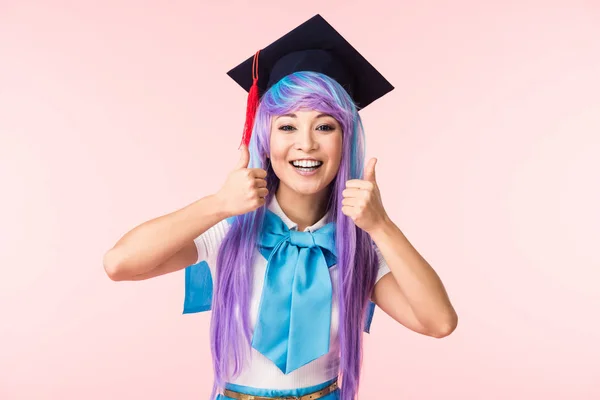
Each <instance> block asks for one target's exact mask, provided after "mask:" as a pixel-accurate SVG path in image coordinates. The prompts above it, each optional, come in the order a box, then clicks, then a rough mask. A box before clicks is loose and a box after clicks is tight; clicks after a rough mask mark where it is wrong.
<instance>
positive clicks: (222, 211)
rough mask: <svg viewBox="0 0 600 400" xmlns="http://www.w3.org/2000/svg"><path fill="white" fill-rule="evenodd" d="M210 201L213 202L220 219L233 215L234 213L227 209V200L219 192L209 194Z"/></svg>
mask: <svg viewBox="0 0 600 400" xmlns="http://www.w3.org/2000/svg"><path fill="white" fill-rule="evenodd" d="M208 197H209V199H210V201H211V202H212V204H213V207H212V209H213V210H215V214H216V215H217V216H218V217H219V219H221V220H223V219H225V218H229V217H232V216H233V214H232V213H231V212H229V211H228V210H227V202H226V201H225V199H223V198H222V196H220V195H219V193H218V192H217V193H215V194H212V195H209V196H208Z"/></svg>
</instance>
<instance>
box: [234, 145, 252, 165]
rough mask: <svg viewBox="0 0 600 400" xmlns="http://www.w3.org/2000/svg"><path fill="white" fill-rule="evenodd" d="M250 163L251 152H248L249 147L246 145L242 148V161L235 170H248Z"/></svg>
mask: <svg viewBox="0 0 600 400" xmlns="http://www.w3.org/2000/svg"><path fill="white" fill-rule="evenodd" d="M249 163H250V152H249V151H248V147H247V146H246V145H245V144H242V146H241V147H240V160H239V161H238V163H237V165H236V166H235V169H242V168H248V164H249Z"/></svg>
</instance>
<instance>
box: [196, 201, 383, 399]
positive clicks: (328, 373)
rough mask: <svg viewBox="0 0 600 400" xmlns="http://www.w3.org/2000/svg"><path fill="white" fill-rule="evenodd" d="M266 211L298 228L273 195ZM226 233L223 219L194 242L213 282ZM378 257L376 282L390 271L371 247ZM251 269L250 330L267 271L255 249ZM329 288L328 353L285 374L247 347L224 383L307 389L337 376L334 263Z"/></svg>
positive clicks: (322, 220)
mask: <svg viewBox="0 0 600 400" xmlns="http://www.w3.org/2000/svg"><path fill="white" fill-rule="evenodd" d="M268 209H269V210H271V211H272V212H273V213H275V214H276V215H277V216H279V217H280V218H281V220H282V221H283V222H284V223H285V224H286V225H287V227H288V229H290V230H297V229H298V225H297V224H296V223H294V222H293V221H292V220H290V219H289V218H288V216H287V215H285V214H284V212H283V210H282V209H281V207H280V205H279V203H278V202H277V198H276V196H273V197H272V200H271V201H270V204H269V205H268ZM327 216H328V215H327V214H326V215H325V216H324V217H323V218H321V219H320V220H319V221H318V222H317V223H315V224H314V225H312V226H309V227H307V228H306V229H305V230H304V232H313V231H315V230H317V229H319V228H321V227H323V226H324V225H325V224H326V222H325V221H326V220H327ZM228 230H229V223H228V222H227V220H226V219H224V220H222V221H221V222H219V223H217V224H216V225H214V226H213V227H211V228H209V229H208V230H207V231H206V232H204V233H203V234H202V235H200V236H198V237H197V238H196V239H195V240H194V242H195V243H196V248H197V250H198V260H197V261H196V263H199V262H201V261H206V262H207V263H208V265H209V268H210V273H211V276H212V279H213V282H215V276H216V273H215V271H214V268H215V267H216V265H217V253H218V250H219V246H220V245H221V241H222V240H223V239H224V238H225V234H226V233H227V231H228ZM375 249H376V251H377V253H378V256H379V260H380V262H379V271H378V274H377V281H379V279H381V278H382V277H383V276H384V275H385V274H387V273H388V272H390V269H389V267H388V265H387V264H386V262H385V260H384V259H383V257H382V256H381V253H380V252H379V250H378V249H377V247H375ZM254 260H255V261H254V268H253V281H252V282H253V284H252V288H251V295H250V309H249V311H250V315H249V317H250V321H249V322H250V327H251V329H252V330H254V327H255V324H256V320H257V316H258V307H259V304H260V298H261V294H262V289H263V282H264V276H265V272H266V270H267V260H266V259H265V258H264V257H263V256H262V254H261V253H260V252H259V251H258V249H255V257H254ZM329 274H330V276H331V285H332V307H331V329H330V342H329V343H330V344H329V352H328V353H327V354H325V355H323V356H321V357H319V358H318V359H316V360H313V361H311V362H310V363H308V364H306V365H304V366H302V367H300V368H298V369H296V370H294V371H292V372H291V373H289V374H287V375H286V374H284V373H283V372H281V370H279V368H277V366H276V365H275V364H273V362H272V361H271V360H269V359H268V358H266V357H265V356H264V355H262V354H261V353H259V352H258V351H256V350H255V349H254V348H251V353H250V356H251V357H250V360H249V364H248V365H246V367H245V369H244V370H243V371H242V373H241V374H240V375H239V376H238V377H237V378H235V379H232V380H229V381H228V382H230V383H234V384H238V385H244V386H252V387H256V388H267V389H296V388H303V387H307V386H313V385H318V384H320V383H323V382H325V381H328V380H330V379H333V378H335V377H337V376H338V372H339V364H340V343H339V337H338V327H339V315H338V312H339V309H338V302H337V284H338V277H337V275H338V268H337V264H336V265H333V266H331V267H330V268H329Z"/></svg>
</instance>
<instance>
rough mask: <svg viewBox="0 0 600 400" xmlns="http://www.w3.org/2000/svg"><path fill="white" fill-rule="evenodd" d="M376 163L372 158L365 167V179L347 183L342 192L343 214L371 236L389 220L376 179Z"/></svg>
mask: <svg viewBox="0 0 600 400" xmlns="http://www.w3.org/2000/svg"><path fill="white" fill-rule="evenodd" d="M376 163H377V159H376V158H371V159H370V160H369V162H368V163H367V165H366V166H365V172H364V179H351V180H349V181H346V189H344V191H343V192H342V196H343V200H342V212H343V213H344V214H345V215H347V216H348V217H350V218H352V220H353V221H354V223H355V224H356V226H358V227H359V228H361V229H362V230H364V231H365V232H367V233H369V234H370V233H372V232H374V231H375V230H377V229H379V228H380V227H382V226H383V225H384V224H385V223H386V221H387V220H388V216H387V214H386V212H385V209H384V208H383V203H382V202H381V194H380V193H379V187H378V186H377V182H376V179H375V164H376Z"/></svg>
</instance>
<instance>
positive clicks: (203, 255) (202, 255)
mask: <svg viewBox="0 0 600 400" xmlns="http://www.w3.org/2000/svg"><path fill="white" fill-rule="evenodd" d="M228 230H229V221H228V220H227V219H224V220H222V221H219V222H218V223H217V224H215V225H213V226H211V227H210V228H208V229H207V230H206V232H204V233H203V234H201V235H200V236H198V237H197V238H195V239H194V243H195V244H196V251H197V252H198V259H197V260H196V264H197V263H199V262H202V261H206V260H207V259H209V258H210V257H212V256H213V255H214V254H215V253H216V252H217V251H218V250H219V246H220V245H221V242H222V241H223V239H225V235H226V234H227V231H228Z"/></svg>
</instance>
